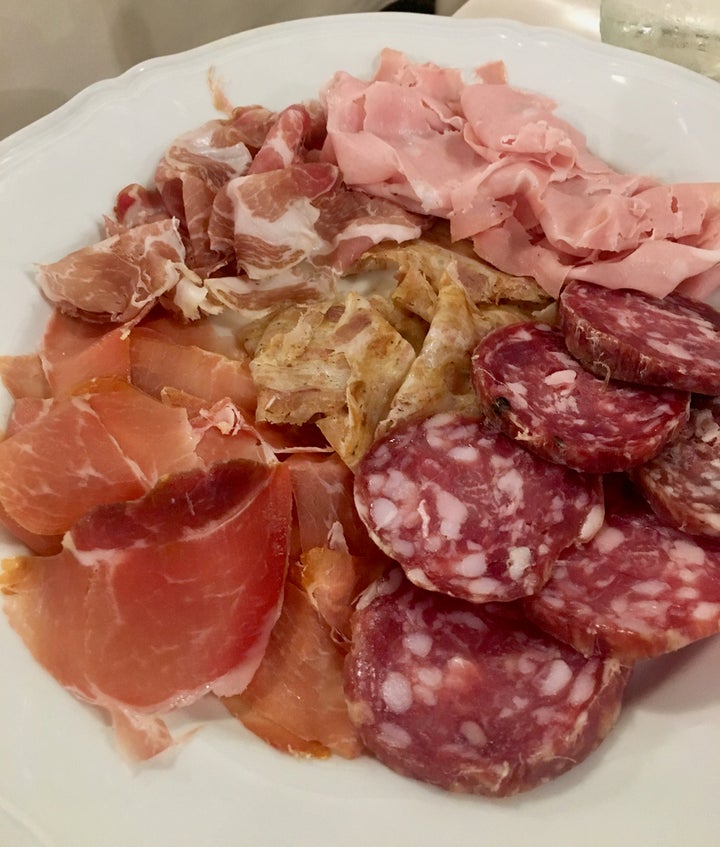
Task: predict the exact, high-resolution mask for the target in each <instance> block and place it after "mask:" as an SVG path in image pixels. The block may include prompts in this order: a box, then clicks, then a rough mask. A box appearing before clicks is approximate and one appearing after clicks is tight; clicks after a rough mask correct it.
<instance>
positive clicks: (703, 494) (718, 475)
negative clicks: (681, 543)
mask: <svg viewBox="0 0 720 847" xmlns="http://www.w3.org/2000/svg"><path fill="white" fill-rule="evenodd" d="M633 478H634V479H635V481H636V483H637V484H638V486H639V488H640V490H641V491H642V493H643V495H644V496H645V499H646V500H647V502H648V503H649V504H650V506H651V508H652V510H653V511H654V512H655V514H656V515H657V516H658V517H659V518H660V520H661V521H662V522H663V523H667V524H670V525H671V526H675V527H677V528H678V529H682V530H683V531H684V532H689V533H691V534H693V535H706V536H710V537H713V538H717V537H720V399H718V398H713V399H708V398H700V397H698V398H697V400H696V403H695V405H694V406H693V408H691V410H690V420H689V421H688V423H687V425H686V426H685V427H684V429H683V431H682V432H681V433H680V435H679V437H678V438H677V439H676V440H675V441H674V442H673V443H672V444H670V445H668V446H667V447H666V448H665V449H664V450H663V451H662V453H660V455H659V456H657V457H656V458H655V459H653V460H652V461H650V462H647V463H646V464H644V465H641V466H640V467H639V468H636V469H635V471H634V472H633Z"/></svg>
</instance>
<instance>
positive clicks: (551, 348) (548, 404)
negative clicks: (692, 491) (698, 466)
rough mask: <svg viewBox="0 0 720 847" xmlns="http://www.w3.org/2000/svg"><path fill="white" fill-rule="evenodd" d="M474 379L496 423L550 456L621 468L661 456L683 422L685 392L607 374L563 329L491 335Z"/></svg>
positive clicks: (593, 467)
mask: <svg viewBox="0 0 720 847" xmlns="http://www.w3.org/2000/svg"><path fill="white" fill-rule="evenodd" d="M472 369H473V384H474V386H475V390H476V392H477V395H478V398H479V400H480V405H481V407H482V408H483V411H484V412H485V413H486V414H487V416H488V420H489V422H490V423H491V425H493V426H496V427H498V428H499V429H501V430H502V431H503V432H504V433H505V434H506V435H508V436H510V437H511V438H514V439H516V440H517V441H519V442H520V443H521V444H522V445H523V446H524V447H526V448H527V449H528V450H532V451H533V452H535V453H537V454H538V455H539V456H542V457H543V458H545V459H548V460H549V461H551V462H559V463H560V464H563V465H567V466H568V467H570V468H575V469H576V470H580V471H586V472H589V473H611V472H616V471H624V470H628V469H629V468H632V467H635V466H636V465H639V464H641V463H642V462H646V461H648V460H649V459H651V458H653V457H654V456H656V455H657V454H658V453H659V452H660V451H661V450H662V448H663V447H664V446H665V445H666V444H667V443H668V441H670V440H671V439H672V438H673V437H674V436H675V435H676V434H677V432H678V431H679V430H680V428H681V427H682V426H683V424H684V423H685V421H686V420H687V417H688V408H689V404H690V396H689V394H687V393H686V392H679V391H674V390H670V389H667V390H660V389H653V388H644V387H640V386H631V385H626V384H624V383H619V382H613V381H607V380H603V379H599V378H598V377H596V376H594V375H593V374H591V373H590V372H589V371H587V370H586V369H585V368H584V367H583V366H582V365H581V364H580V363H579V362H578V361H577V360H576V359H574V358H573V357H572V356H571V355H570V354H569V352H568V350H567V348H566V347H565V343H564V341H563V337H562V334H561V333H560V332H558V331H557V330H555V329H553V328H551V327H549V326H546V325H544V324H535V323H519V324H511V325H510V326H506V327H502V328H500V329H497V330H495V331H494V332H492V333H490V334H489V335H488V336H486V337H485V338H484V339H483V340H482V341H481V342H480V344H479V345H478V346H477V348H476V349H475V352H474V353H473V357H472Z"/></svg>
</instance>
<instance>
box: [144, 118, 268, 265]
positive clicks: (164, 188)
mask: <svg viewBox="0 0 720 847" xmlns="http://www.w3.org/2000/svg"><path fill="white" fill-rule="evenodd" d="M251 160H252V154H251V152H250V150H249V149H248V147H247V145H246V144H245V143H244V140H243V139H242V134H240V137H238V134H237V133H236V132H232V131H230V129H229V127H228V122H227V121H226V120H221V119H218V120H213V121H208V122H207V123H205V124H203V125H202V126H200V127H197V128H196V129H194V130H191V131H190V132H187V133H185V134H183V135H181V136H180V137H178V138H176V139H174V140H173V142H172V143H171V144H170V146H169V147H168V149H167V150H166V152H165V153H164V155H163V157H162V158H161V159H160V162H159V163H158V165H157V167H156V169H155V175H154V182H155V185H156V186H157V190H158V193H159V194H160V196H161V198H162V201H163V204H164V205H165V207H166V208H167V209H168V211H169V212H170V214H171V215H173V216H174V217H176V218H177V219H178V220H179V221H180V223H181V225H182V230H183V233H184V234H185V236H186V240H187V245H188V256H187V260H188V265H189V266H190V267H191V268H192V269H193V270H194V271H196V272H197V273H199V274H200V275H201V276H207V275H209V274H210V273H211V272H213V271H215V270H217V269H218V268H220V267H222V266H223V265H225V264H226V263H227V261H228V259H229V258H230V257H229V254H228V253H227V252H225V251H217V250H214V249H213V247H212V246H211V244H210V238H209V235H208V222H209V220H210V214H211V211H212V205H213V201H214V200H215V196H216V194H217V192H218V191H219V190H220V188H222V186H223V185H225V183H227V182H228V181H229V180H231V179H233V178H235V177H237V176H240V175H241V174H244V173H246V172H247V170H248V168H249V166H250V162H251Z"/></svg>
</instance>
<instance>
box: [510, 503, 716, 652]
mask: <svg viewBox="0 0 720 847" xmlns="http://www.w3.org/2000/svg"><path fill="white" fill-rule="evenodd" d="M523 606H524V608H525V611H526V614H527V615H528V617H529V618H530V619H531V620H532V621H534V622H535V623H536V624H538V626H540V627H541V628H542V629H544V630H545V631H546V632H548V633H550V634H552V635H554V636H555V637H556V638H559V639H560V640H561V641H565V642H566V643H568V644H570V645H572V646H573V647H574V648H575V649H576V650H579V651H580V652H581V653H583V654H585V655H588V656H589V655H595V654H600V655H612V656H614V657H615V658H617V659H619V660H620V661H621V662H626V663H627V662H632V661H635V660H636V659H645V658H650V657H652V656H659V655H662V654H663V653H669V652H671V651H673V650H677V649H679V648H680V647H684V646H685V645H686V644H690V643H691V642H693V641H698V640H699V639H701V638H705V637H707V636H709V635H713V634H715V633H717V632H719V631H720V547H719V546H718V544H717V542H713V541H710V540H708V539H702V538H699V537H693V536H690V535H687V534H686V533H684V532H681V531H680V530H677V529H674V528H672V527H668V526H665V525H663V524H661V523H660V521H659V520H658V518H657V517H656V516H655V515H654V514H653V513H652V512H650V511H649V510H646V509H645V508H637V509H635V510H632V509H630V510H627V511H625V512H620V513H616V514H610V513H609V514H607V515H606V517H605V524H604V526H603V528H602V529H601V530H600V532H599V533H598V534H597V535H596V536H595V537H594V538H593V539H592V541H590V542H589V543H588V544H586V545H585V546H584V547H582V548H577V549H574V550H572V551H569V552H568V553H567V554H566V555H564V556H562V557H561V558H560V559H559V560H558V562H557V563H556V565H555V570H554V571H553V576H552V579H551V580H550V581H549V582H548V583H547V585H546V586H545V587H544V588H543V589H542V591H540V592H539V593H538V594H537V595H536V596H534V597H530V598H527V599H526V600H525V601H523Z"/></svg>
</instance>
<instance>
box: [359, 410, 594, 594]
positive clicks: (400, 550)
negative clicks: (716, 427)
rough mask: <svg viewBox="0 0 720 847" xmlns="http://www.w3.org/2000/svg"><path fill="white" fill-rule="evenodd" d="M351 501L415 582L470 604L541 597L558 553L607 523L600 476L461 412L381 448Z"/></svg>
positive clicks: (385, 441) (365, 466) (395, 433)
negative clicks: (548, 457) (554, 459)
mask: <svg viewBox="0 0 720 847" xmlns="http://www.w3.org/2000/svg"><path fill="white" fill-rule="evenodd" d="M355 503H356V505H357V510H358V513H359V515H360V517H361V518H362V520H363V522H364V523H365V525H366V526H367V528H368V531H369V532H370V535H371V537H372V538H373V539H374V540H375V542H376V543H377V544H378V546H379V547H380V548H381V549H382V550H383V551H384V552H385V553H387V555H388V556H390V557H391V558H393V559H395V560H396V561H397V562H399V563H400V565H401V566H402V568H403V570H404V571H405V573H406V574H407V576H408V578H409V579H410V580H411V581H412V582H414V583H415V584H416V585H419V586H421V587H423V588H428V589H431V590H435V591H441V592H444V593H447V594H451V595H453V596H455V597H462V598H464V599H466V600H471V601H474V602H487V601H490V600H503V601H504V600H513V599H516V598H518V597H524V596H526V595H528V594H532V593H533V592H535V591H537V590H538V589H539V588H540V587H541V586H542V585H544V584H545V582H546V581H547V580H548V578H549V576H550V571H551V569H552V566H553V563H554V561H555V559H556V558H557V556H558V555H559V553H560V552H561V551H562V550H564V549H565V548H566V547H568V546H569V545H571V544H574V543H575V542H578V541H580V542H582V541H586V540H588V539H589V538H591V537H592V535H593V534H594V533H595V532H596V531H597V530H598V529H599V527H600V525H601V524H602V516H603V499H602V488H601V482H600V480H599V478H594V477H586V476H583V475H582V474H579V473H577V472H575V471H572V470H569V469H568V468H564V467H561V466H560V465H553V464H550V463H549V462H545V461H543V460H542V459H539V458H538V457H537V456H534V455H533V454H531V453H529V452H528V451H527V450H523V449H522V448H521V447H519V446H518V445H517V444H515V443H514V442H513V441H511V440H510V439H508V438H506V437H505V436H504V435H500V434H498V433H493V432H491V431H490V430H489V429H487V428H486V427H485V426H484V425H483V423H482V422H481V421H478V420H475V419H473V418H467V417H464V416H461V415H457V414H438V415H435V416H433V417H431V418H428V419H427V420H425V421H420V422H413V423H408V424H403V425H400V426H398V427H397V428H396V429H394V430H392V431H391V432H390V433H389V434H388V435H386V436H385V437H383V438H381V439H380V440H378V441H376V443H375V444H374V445H373V447H372V448H371V449H370V451H369V452H368V453H367V454H366V456H365V457H364V458H363V460H362V462H361V463H360V465H359V466H358V469H357V472H356V475H355Z"/></svg>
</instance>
